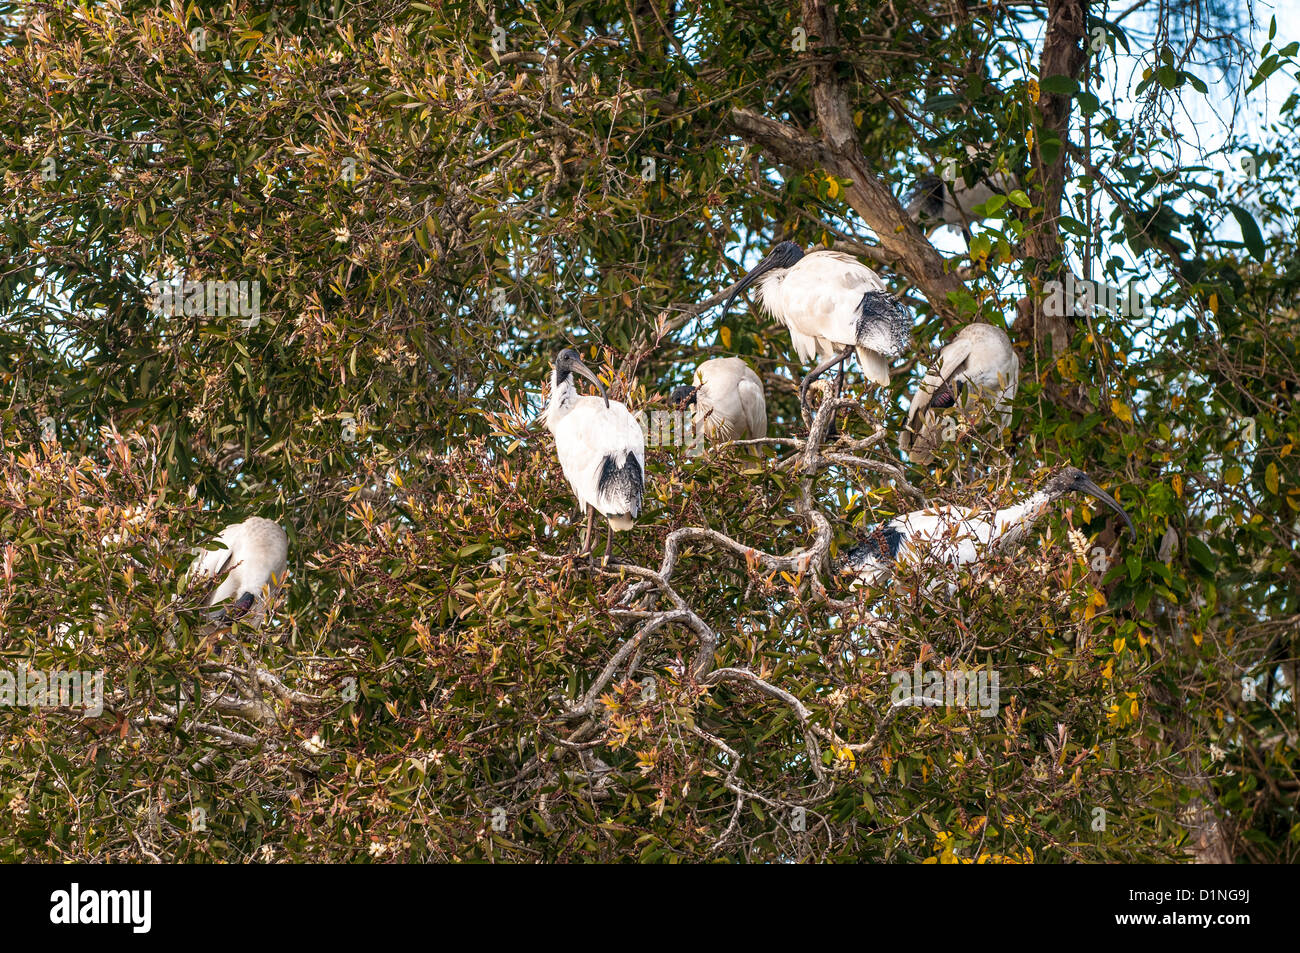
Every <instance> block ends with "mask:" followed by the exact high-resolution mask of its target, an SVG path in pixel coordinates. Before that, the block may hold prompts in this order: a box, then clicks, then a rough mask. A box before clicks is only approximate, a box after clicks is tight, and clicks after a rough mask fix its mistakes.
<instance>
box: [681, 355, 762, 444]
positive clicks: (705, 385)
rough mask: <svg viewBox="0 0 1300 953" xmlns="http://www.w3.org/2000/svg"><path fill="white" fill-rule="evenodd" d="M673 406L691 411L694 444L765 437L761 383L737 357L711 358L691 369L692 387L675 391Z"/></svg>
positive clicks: (751, 370) (750, 369)
mask: <svg viewBox="0 0 1300 953" xmlns="http://www.w3.org/2000/svg"><path fill="white" fill-rule="evenodd" d="M669 400H670V401H671V402H672V403H673V405H674V406H676V407H678V408H681V409H683V410H684V409H685V408H687V407H694V414H693V417H694V420H695V439H696V440H697V441H703V440H710V441H718V442H721V441H724V440H751V439H756V438H758V437H766V436H767V402H766V401H765V400H764V399H763V382H762V381H761V380H760V379H759V377H758V375H757V374H755V373H754V371H753V369H752V368H751V367H750V366H749V365H748V364H746V363H745V362H744V361H742V360H741V359H740V358H738V357H715V358H713V359H711V360H708V361H705V362H704V363H703V364H701V365H700V366H699V367H697V368H696V369H695V377H694V380H693V386H691V387H687V386H686V385H685V384H683V385H682V386H681V387H678V388H676V389H675V390H674V391H673V392H672V395H671V396H670V397H669Z"/></svg>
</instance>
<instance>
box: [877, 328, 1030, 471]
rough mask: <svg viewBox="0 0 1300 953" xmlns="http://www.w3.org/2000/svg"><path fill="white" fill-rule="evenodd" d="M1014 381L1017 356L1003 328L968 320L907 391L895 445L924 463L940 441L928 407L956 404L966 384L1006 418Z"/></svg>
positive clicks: (1017, 380) (1017, 370) (1004, 424)
mask: <svg viewBox="0 0 1300 953" xmlns="http://www.w3.org/2000/svg"><path fill="white" fill-rule="evenodd" d="M1019 385H1020V359H1019V358H1018V357H1016V352H1015V349H1014V348H1013V347H1012V346H1011V339H1010V338H1008V337H1007V332H1006V331H1004V330H1002V329H1001V328H999V327H996V326H994V325H992V324H983V323H975V324H968V325H966V327H964V328H962V329H961V331H959V332H958V333H957V336H956V337H954V338H953V339H952V340H951V341H949V342H948V343H947V344H945V345H944V347H943V350H941V351H940V352H939V365H938V366H937V367H932V368H931V369H930V371H929V373H928V374H926V375H925V379H924V380H923V381H921V384H920V386H919V387H917V389H916V393H915V394H913V395H912V403H911V405H910V406H909V407H908V408H907V424H906V425H905V426H904V427H903V431H902V433H900V434H899V435H898V448H899V449H900V450H902V451H903V452H904V453H906V454H907V455H908V456H909V458H910V459H911V460H912V462H913V463H918V464H921V465H922V466H924V465H925V464H928V463H929V462H930V461H931V460H933V459H934V450H935V448H936V447H937V446H938V445H939V444H940V443H942V441H943V436H942V434H943V428H941V427H940V426H939V425H938V420H937V418H936V416H935V415H934V414H933V413H932V412H931V411H933V410H941V409H945V408H948V407H952V406H954V405H956V404H957V403H958V402H959V401H960V400H961V399H962V396H963V394H962V392H963V391H964V390H970V391H971V392H973V393H977V394H981V395H984V396H986V397H987V398H989V399H990V400H991V401H992V403H993V408H994V410H995V411H996V412H997V413H998V414H999V415H1000V417H1001V424H1002V427H1003V428H1005V427H1007V426H1008V425H1009V424H1010V423H1011V402H1012V401H1013V400H1015V397H1016V390H1017V388H1018V387H1019Z"/></svg>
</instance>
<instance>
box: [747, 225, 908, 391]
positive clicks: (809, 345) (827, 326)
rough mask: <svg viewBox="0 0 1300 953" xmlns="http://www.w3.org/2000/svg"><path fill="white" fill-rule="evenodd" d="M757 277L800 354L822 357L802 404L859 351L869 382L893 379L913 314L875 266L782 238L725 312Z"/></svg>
mask: <svg viewBox="0 0 1300 953" xmlns="http://www.w3.org/2000/svg"><path fill="white" fill-rule="evenodd" d="M755 282H758V291H759V295H760V297H761V298H762V300H763V307H764V308H765V309H766V310H767V312H768V313H769V314H771V315H772V316H773V317H775V318H776V319H777V320H778V321H780V322H781V323H782V324H784V325H785V326H786V328H787V329H789V331H790V340H791V341H792V342H793V343H794V348H795V350H796V351H797V352H798V354H799V357H800V359H801V360H804V361H807V360H809V359H811V358H814V357H817V358H821V359H822V362H821V363H820V364H818V365H817V366H816V367H815V368H813V370H812V372H811V373H810V374H809V375H808V376H807V377H805V378H804V379H803V382H802V383H801V384H800V385H799V400H800V402H801V403H803V404H804V405H805V406H806V405H807V396H808V385H810V384H811V383H812V382H813V381H815V380H816V379H817V378H818V377H820V376H821V375H822V374H824V373H826V371H828V370H830V369H831V368H832V367H834V366H835V365H836V364H842V363H843V362H844V361H845V360H846V359H847V358H848V356H849V355H850V354H852V353H853V352H854V351H857V354H858V363H859V364H861V365H862V372H863V374H865V375H866V377H867V379H868V380H870V381H873V382H874V383H876V384H881V385H886V384H888V383H889V362H890V361H891V360H893V359H894V358H896V357H899V356H900V355H901V354H902V353H903V351H904V350H905V349H906V348H907V342H908V339H909V337H910V336H911V333H912V315H911V314H910V313H909V312H908V310H907V308H905V307H903V305H901V304H900V303H899V302H898V299H897V298H895V297H894V296H893V295H891V294H890V293H889V291H888V289H886V287H885V283H884V282H883V281H881V280H880V277H879V276H878V275H877V274H876V273H875V272H874V271H872V270H871V269H870V268H868V267H867V266H866V265H864V264H862V263H861V262H860V261H858V260H857V259H856V258H851V257H850V256H848V255H845V254H842V253H841V252H837V251H829V250H827V249H820V248H819V249H817V250H815V251H811V252H809V253H808V254H806V255H805V254H804V253H803V249H801V248H800V247H799V246H798V245H796V244H795V243H794V242H781V243H780V244H778V245H777V246H776V247H774V248H773V249H772V250H771V251H770V252H769V253H768V255H767V257H766V258H764V259H763V260H762V261H760V262H759V263H758V264H757V265H755V266H754V268H753V269H752V270H751V271H750V272H749V273H748V274H746V275H745V276H744V277H743V278H741V279H740V281H739V282H738V283H737V284H736V287H735V289H734V290H733V291H732V292H731V294H730V295H729V296H728V298H727V300H726V303H725V304H724V305H723V306H722V311H723V313H724V314H725V313H726V312H727V310H728V309H729V308H730V307H731V302H732V301H733V300H735V297H736V295H738V294H740V293H741V292H742V291H744V290H745V289H746V288H748V287H749V286H750V285H751V284H753V283H755ZM840 375H841V379H842V377H843V368H841V369H840Z"/></svg>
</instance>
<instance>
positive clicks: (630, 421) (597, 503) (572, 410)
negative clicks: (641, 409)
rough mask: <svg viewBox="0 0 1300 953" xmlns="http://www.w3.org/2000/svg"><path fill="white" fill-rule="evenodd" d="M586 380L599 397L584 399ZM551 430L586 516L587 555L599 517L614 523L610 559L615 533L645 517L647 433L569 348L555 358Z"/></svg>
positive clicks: (562, 465) (608, 538) (609, 535)
mask: <svg viewBox="0 0 1300 953" xmlns="http://www.w3.org/2000/svg"><path fill="white" fill-rule="evenodd" d="M575 374H578V375H581V376H582V377H585V378H587V380H589V381H591V382H592V383H593V384H595V385H596V389H597V390H598V391H600V396H599V397H582V396H579V395H578V392H577V389H576V388H575V387H574V380H573V378H574V375H575ZM544 416H545V419H546V427H547V429H548V430H550V431H551V433H552V434H554V435H555V451H556V454H557V455H558V456H559V458H560V469H561V470H563V471H564V476H565V479H567V480H568V481H569V486H570V487H572V488H573V495H574V496H575V497H577V498H578V505H579V506H580V507H581V508H582V509H583V511H584V512H586V514H587V532H586V535H585V536H584V537H583V542H582V551H583V552H584V553H586V554H587V555H590V554H591V535H592V524H593V522H594V521H595V518H596V514H597V513H599V514H600V515H601V516H603V517H605V519H606V521H607V522H608V524H609V528H608V531H607V533H606V537H605V558H606V559H608V558H609V554H610V550H611V549H612V547H613V545H614V532H615V531H623V530H629V529H631V528H632V527H633V525H634V524H635V523H636V518H637V517H638V516H639V515H640V514H641V499H642V495H643V493H644V491H645V434H644V433H643V432H642V430H641V425H640V424H639V423H637V420H636V418H635V417H633V416H632V414H631V413H630V412H629V411H628V409H627V407H626V406H625V405H623V404H621V403H619V402H618V401H616V400H610V399H609V397H608V395H607V394H606V393H605V385H604V384H602V383H601V382H600V378H599V377H597V376H596V375H595V374H593V373H592V372H591V370H590V369H589V368H588V367H587V365H585V364H583V363H582V359H581V358H580V357H579V356H578V352H577V351H574V350H573V349H572V348H565V349H564V350H563V351H561V352H560V353H559V354H557V355H556V357H555V365H554V369H553V370H552V372H551V396H550V401H549V402H548V403H547V405H546V410H545V411H544Z"/></svg>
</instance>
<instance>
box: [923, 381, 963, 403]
mask: <svg viewBox="0 0 1300 953" xmlns="http://www.w3.org/2000/svg"><path fill="white" fill-rule="evenodd" d="M961 390H962V382H961V381H944V384H943V386H942V387H940V388H939V389H938V390H937V391H935V392H934V396H933V397H931V398H930V406H931V407H938V408H940V409H943V408H944V407H951V406H952V405H953V404H955V403H957V398H958V397H959V396H961Z"/></svg>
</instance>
